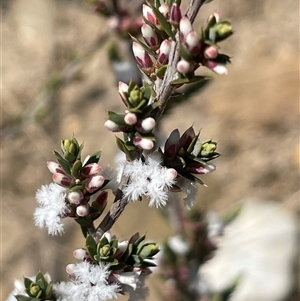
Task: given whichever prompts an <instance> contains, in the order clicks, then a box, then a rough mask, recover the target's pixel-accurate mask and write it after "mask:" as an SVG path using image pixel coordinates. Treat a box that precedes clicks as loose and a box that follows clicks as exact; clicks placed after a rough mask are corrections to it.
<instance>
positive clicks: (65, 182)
mask: <svg viewBox="0 0 300 301" xmlns="http://www.w3.org/2000/svg"><path fill="white" fill-rule="evenodd" d="M52 180H53V182H54V183H56V184H58V185H60V186H63V187H69V186H70V185H71V182H72V180H71V178H69V177H68V176H66V175H63V174H61V173H54V174H53V176H52Z"/></svg>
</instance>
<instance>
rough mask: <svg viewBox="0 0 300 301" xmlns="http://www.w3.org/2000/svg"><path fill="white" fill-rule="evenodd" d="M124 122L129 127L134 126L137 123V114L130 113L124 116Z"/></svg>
mask: <svg viewBox="0 0 300 301" xmlns="http://www.w3.org/2000/svg"><path fill="white" fill-rule="evenodd" d="M124 121H125V123H126V124H128V125H134V124H136V123H137V116H136V114H134V113H130V112H129V113H127V114H126V115H125V116H124Z"/></svg>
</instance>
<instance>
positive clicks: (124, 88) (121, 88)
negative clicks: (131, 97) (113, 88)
mask: <svg viewBox="0 0 300 301" xmlns="http://www.w3.org/2000/svg"><path fill="white" fill-rule="evenodd" d="M128 88H129V87H128V85H127V84H125V83H123V82H121V81H119V95H120V97H121V99H122V101H123V103H124V104H125V106H126V107H127V106H128V101H127V99H126V97H125V94H124V93H127V92H128Z"/></svg>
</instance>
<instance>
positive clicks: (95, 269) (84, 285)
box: [54, 261, 119, 301]
mask: <svg viewBox="0 0 300 301" xmlns="http://www.w3.org/2000/svg"><path fill="white" fill-rule="evenodd" d="M109 274H110V271H109V270H108V266H102V265H92V264H90V263H88V262H86V261H83V262H80V263H78V264H76V265H75V266H74V268H73V273H72V279H74V280H73V281H72V282H62V283H60V284H58V285H55V286H54V291H55V293H56V294H58V295H60V296H61V298H60V299H59V300H60V301H74V300H84V301H105V300H110V299H112V298H117V296H118V291H119V286H118V285H117V284H115V283H114V284H109V283H108V277H109Z"/></svg>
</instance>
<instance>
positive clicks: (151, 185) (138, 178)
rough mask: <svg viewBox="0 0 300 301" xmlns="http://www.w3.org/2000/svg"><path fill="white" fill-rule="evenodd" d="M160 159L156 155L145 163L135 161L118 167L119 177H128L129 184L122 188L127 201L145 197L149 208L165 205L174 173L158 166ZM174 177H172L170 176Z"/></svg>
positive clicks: (173, 182) (173, 179)
mask: <svg viewBox="0 0 300 301" xmlns="http://www.w3.org/2000/svg"><path fill="white" fill-rule="evenodd" d="M161 160H162V158H161V157H160V155H159V154H158V153H153V154H150V155H148V157H147V158H146V162H142V160H135V161H133V162H127V163H126V164H125V165H123V166H120V167H119V176H118V178H119V179H120V177H121V175H122V174H123V175H125V176H128V177H129V178H130V181H129V183H128V184H127V186H126V187H125V188H124V190H123V193H124V197H125V198H127V199H128V200H129V201H131V200H133V201H135V200H138V199H139V198H140V197H142V196H143V195H145V196H146V197H147V198H148V199H149V206H154V205H155V206H156V207H161V206H164V205H166V203H167V200H168V198H169V188H170V187H171V186H172V185H174V184H175V183H176V181H175V178H176V176H177V174H176V173H174V172H172V173H170V172H169V169H168V168H167V167H164V166H162V165H160V163H161ZM172 174H173V175H174V176H173V177H172V176H170V175H172Z"/></svg>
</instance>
